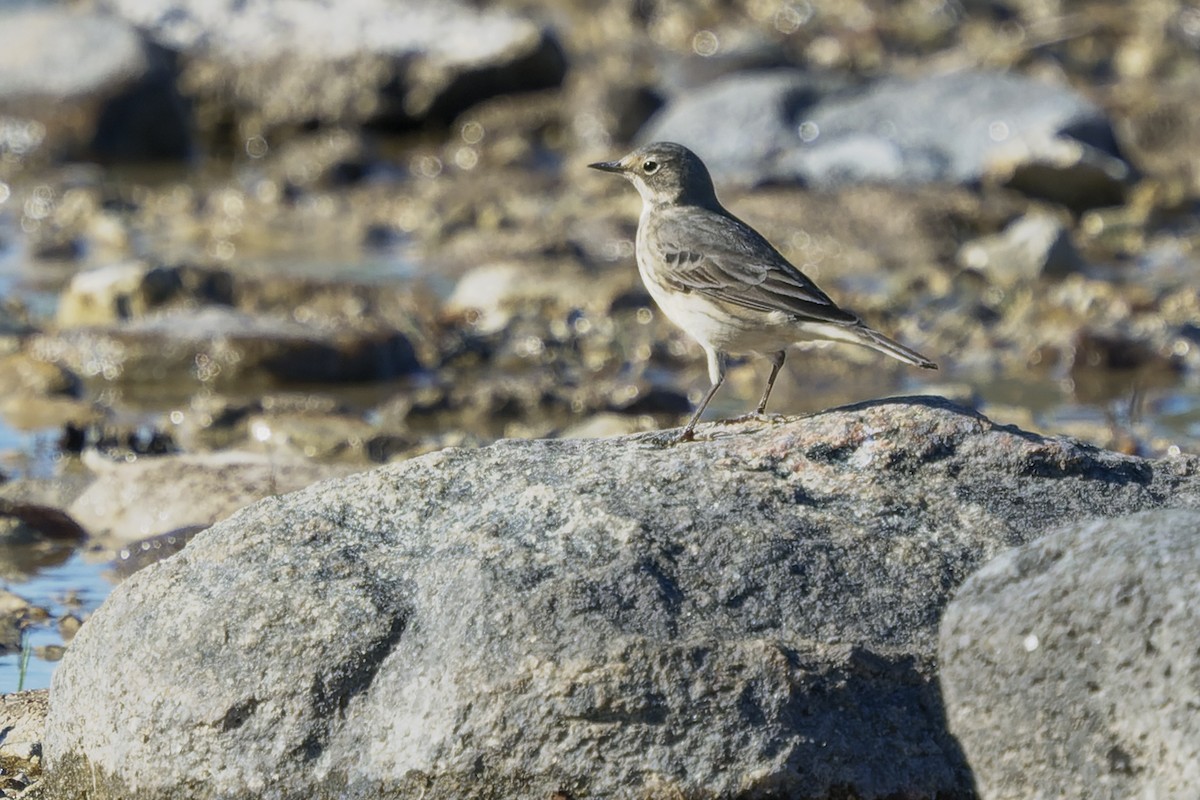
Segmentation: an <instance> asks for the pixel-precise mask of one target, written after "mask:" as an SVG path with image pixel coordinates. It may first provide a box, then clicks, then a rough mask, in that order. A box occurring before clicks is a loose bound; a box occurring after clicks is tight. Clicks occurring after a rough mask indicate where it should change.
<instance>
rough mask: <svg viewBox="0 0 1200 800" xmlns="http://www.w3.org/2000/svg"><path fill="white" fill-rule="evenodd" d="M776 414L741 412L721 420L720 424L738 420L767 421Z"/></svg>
mask: <svg viewBox="0 0 1200 800" xmlns="http://www.w3.org/2000/svg"><path fill="white" fill-rule="evenodd" d="M778 416H779V415H778V414H767V413H765V412H763V411H751V412H750V413H749V414H742V415H741V416H740V417H730V418H729V419H726V420H723V421H722V424H724V425H734V424H736V423H739V422H767V421H769V420H772V419H774V418H775V417H778Z"/></svg>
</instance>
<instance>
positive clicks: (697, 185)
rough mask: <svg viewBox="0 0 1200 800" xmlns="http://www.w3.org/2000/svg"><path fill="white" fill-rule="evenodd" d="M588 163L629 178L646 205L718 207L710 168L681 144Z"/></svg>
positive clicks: (655, 145)
mask: <svg viewBox="0 0 1200 800" xmlns="http://www.w3.org/2000/svg"><path fill="white" fill-rule="evenodd" d="M588 166H589V167H591V168H592V169H598V170H601V171H602V172H614V173H616V174H618V175H620V176H622V177H624V178H627V179H628V180H629V182H630V183H632V184H633V185H634V186H635V187H636V188H637V190H638V193H639V194H641V196H642V200H643V202H645V203H646V204H647V205H671V204H686V205H700V206H705V207H710V208H711V207H717V206H716V203H717V196H716V192H715V191H714V190H713V183H712V178H711V177H709V174H708V168H707V167H705V166H704V162H703V161H701V160H700V157H699V156H697V155H696V154H695V153H693V152H692V151H691V150H688V149H687V148H686V147H684V146H683V145H681V144H675V143H674V142H654V143H653V144H648V145H646V146H644V147H639V148H638V149H637V150H634V151H633V152H632V153H630V154H629V155H627V156H625V157H624V158H619V159H617V160H616V161H601V162H598V163H596V164H588Z"/></svg>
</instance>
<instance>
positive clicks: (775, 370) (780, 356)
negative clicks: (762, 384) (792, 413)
mask: <svg viewBox="0 0 1200 800" xmlns="http://www.w3.org/2000/svg"><path fill="white" fill-rule="evenodd" d="M785 358H787V351H786V350H780V351H779V352H778V353H775V354H774V355H772V356H771V377H769V378H767V388H766V389H765V390H763V396H762V400H759V401H758V408H757V409H755V411H754V413H755V414H762V413H763V412H764V411H766V410H767V398H768V397H770V396H771V389H773V388H775V378H776V376H778V375H779V370H781V369H783V360H784V359H785Z"/></svg>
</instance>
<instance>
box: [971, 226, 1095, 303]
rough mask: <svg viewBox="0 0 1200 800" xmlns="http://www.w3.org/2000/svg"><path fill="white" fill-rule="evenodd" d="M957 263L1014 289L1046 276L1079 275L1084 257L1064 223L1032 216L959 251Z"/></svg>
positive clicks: (973, 242) (972, 242) (977, 240)
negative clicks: (1016, 285)
mask: <svg viewBox="0 0 1200 800" xmlns="http://www.w3.org/2000/svg"><path fill="white" fill-rule="evenodd" d="M958 263H959V266H961V267H964V268H966V269H971V270H975V271H976V272H980V273H982V274H984V275H986V276H987V277H988V279H989V280H991V281H992V282H993V283H996V284H999V285H1001V286H1011V285H1013V284H1017V283H1021V282H1026V281H1030V280H1033V279H1035V278H1038V277H1041V276H1043V275H1046V276H1053V277H1061V276H1063V275H1068V274H1070V273H1072V272H1078V271H1079V270H1080V269H1081V268H1082V267H1083V258H1082V256H1080V255H1079V251H1078V250H1076V249H1075V245H1074V244H1073V243H1072V242H1071V235H1070V233H1069V232H1068V231H1067V227H1066V225H1064V224H1063V223H1062V221H1061V220H1059V219H1057V218H1055V217H1053V216H1051V215H1049V214H1038V213H1031V214H1026V215H1025V216H1023V217H1020V218H1018V219H1016V220H1014V221H1013V222H1012V223H1010V224H1009V225H1008V227H1006V228H1005V229H1004V230H1003V231H1002V232H1000V233H998V234H995V235H992V236H985V237H982V238H980V239H976V240H974V241H970V242H967V243H966V244H964V245H963V246H962V247H961V248H959V251H958Z"/></svg>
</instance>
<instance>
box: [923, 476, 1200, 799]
mask: <svg viewBox="0 0 1200 800" xmlns="http://www.w3.org/2000/svg"><path fill="white" fill-rule="evenodd" d="M1168 468H1169V467H1168ZM1187 500H1188V501H1189V505H1194V498H1187ZM1198 580H1200V512H1197V511H1196V510H1192V509H1189V510H1170V511H1165V510H1164V511H1154V512H1145V513H1141V514H1136V515H1133V516H1128V517H1122V518H1118V519H1102V520H1092V521H1088V522H1083V523H1078V524H1074V525H1070V526H1068V527H1067V528H1065V529H1064V530H1061V531H1058V532H1055V533H1053V534H1051V535H1049V536H1046V537H1045V538H1043V539H1041V540H1039V541H1037V542H1034V543H1031V544H1027V545H1025V546H1024V547H1020V548H1016V549H1014V550H1010V551H1009V552H1007V553H1004V554H1002V555H1001V556H999V557H998V558H996V559H995V560H994V561H992V562H991V563H989V564H988V565H987V566H985V567H984V568H983V569H981V570H980V571H979V572H977V573H976V574H975V575H973V576H971V578H969V579H968V580H967V581H966V583H964V584H963V586H962V587H961V589H960V590H959V591H958V593H957V595H956V596H955V598H954V600H953V601H952V602H951V603H950V605H949V606H948V607H947V609H946V614H945V617H944V619H943V621H942V629H941V642H940V647H939V651H940V657H941V663H942V674H941V680H942V688H943V692H944V693H945V698H946V710H947V717H948V720H949V723H950V728H951V730H952V731H953V732H954V734H955V736H957V737H958V740H959V741H960V742H962V745H963V749H964V750H965V751H966V754H967V758H968V760H969V761H970V763H971V767H972V769H973V770H974V772H975V781H976V785H977V786H978V788H979V791H980V796H981V797H982V798H985V800H1000V798H1013V799H1014V800H1016V798H1022V800H1024V799H1025V798H1041V797H1087V798H1095V799H1096V800H1103V799H1104V798H1114V800H1115V798H1130V797H1136V798H1152V797H1180V798H1182V797H1197V796H1200V717H1197V715H1196V708H1197V706H1198V705H1200V659H1198V658H1197V650H1196V643H1197V642H1198V641H1200V612H1198V611H1197V609H1196V604H1195V600H1196V589H1197V581H1198Z"/></svg>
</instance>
